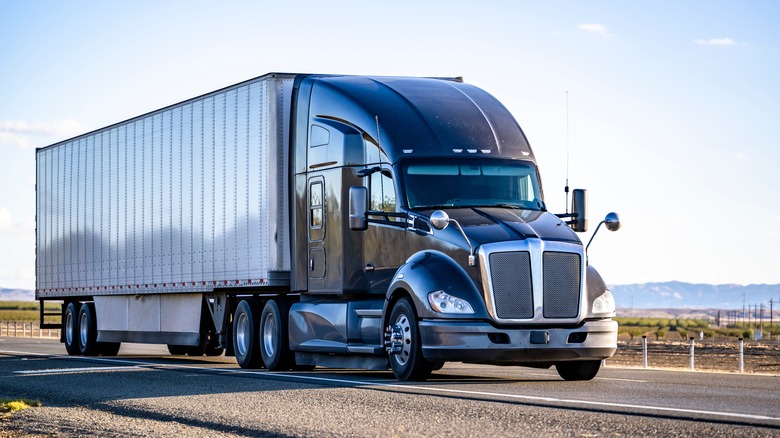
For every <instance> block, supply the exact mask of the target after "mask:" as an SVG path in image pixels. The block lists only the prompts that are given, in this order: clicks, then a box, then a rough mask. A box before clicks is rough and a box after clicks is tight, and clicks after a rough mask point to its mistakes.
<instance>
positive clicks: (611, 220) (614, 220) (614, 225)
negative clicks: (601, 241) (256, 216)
mask: <svg viewBox="0 0 780 438" xmlns="http://www.w3.org/2000/svg"><path fill="white" fill-rule="evenodd" d="M604 225H605V226H606V227H607V229H608V230H609V231H617V230H619V229H620V217H619V216H618V214H617V213H614V212H613V213H610V214H608V215H607V217H606V218H605V219H604Z"/></svg>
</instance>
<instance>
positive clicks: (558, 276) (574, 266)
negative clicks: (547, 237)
mask: <svg viewBox="0 0 780 438" xmlns="http://www.w3.org/2000/svg"><path fill="white" fill-rule="evenodd" d="M542 263H543V266H544V268H543V269H544V274H543V287H544V289H543V290H544V302H543V306H544V311H543V315H544V317H545V318H575V317H576V316H577V315H578V314H579V312H580V279H581V275H580V255H579V254H575V253H570V252H552V251H545V253H544V255H543V260H542Z"/></svg>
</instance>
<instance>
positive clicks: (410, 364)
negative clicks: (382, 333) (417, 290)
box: [390, 297, 434, 381]
mask: <svg viewBox="0 0 780 438" xmlns="http://www.w3.org/2000/svg"><path fill="white" fill-rule="evenodd" d="M417 322H418V321H417V313H415V311H414V305H412V302H411V301H410V300H409V298H406V297H404V298H401V299H400V300H398V301H397V302H396V303H395V305H394V306H393V311H392V312H391V313H390V325H391V326H399V328H400V329H401V335H402V342H403V346H402V350H401V352H400V353H398V354H392V353H391V354H390V367H391V368H392V369H393V374H394V375H395V377H396V378H397V379H398V380H401V381H408V380H425V379H427V378H428V376H430V375H431V372H432V371H433V368H434V364H432V363H430V362H428V361H427V360H425V358H424V357H423V354H422V342H421V341H420V329H419V327H418V324H417Z"/></svg>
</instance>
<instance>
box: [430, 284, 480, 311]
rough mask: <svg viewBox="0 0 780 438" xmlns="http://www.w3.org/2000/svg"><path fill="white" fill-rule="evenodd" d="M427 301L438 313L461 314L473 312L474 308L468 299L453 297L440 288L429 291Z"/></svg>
mask: <svg viewBox="0 0 780 438" xmlns="http://www.w3.org/2000/svg"><path fill="white" fill-rule="evenodd" d="M428 303H430V305H431V308H432V309H433V310H434V311H436V312H439V313H457V314H461V315H469V314H472V313H474V309H473V308H472V307H471V304H469V302H468V301H466V300H463V299H460V298H457V297H453V296H452V295H450V294H448V293H447V292H444V291H442V290H437V291H435V292H431V293H429V294H428Z"/></svg>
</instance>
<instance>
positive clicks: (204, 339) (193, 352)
mask: <svg viewBox="0 0 780 438" xmlns="http://www.w3.org/2000/svg"><path fill="white" fill-rule="evenodd" d="M208 341H209V338H208V336H207V335H206V334H204V333H201V334H200V340H199V341H198V345H194V346H191V347H185V348H186V349H187V356H193V357H198V356H203V355H204V354H205V353H206V345H207V344H208Z"/></svg>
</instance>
